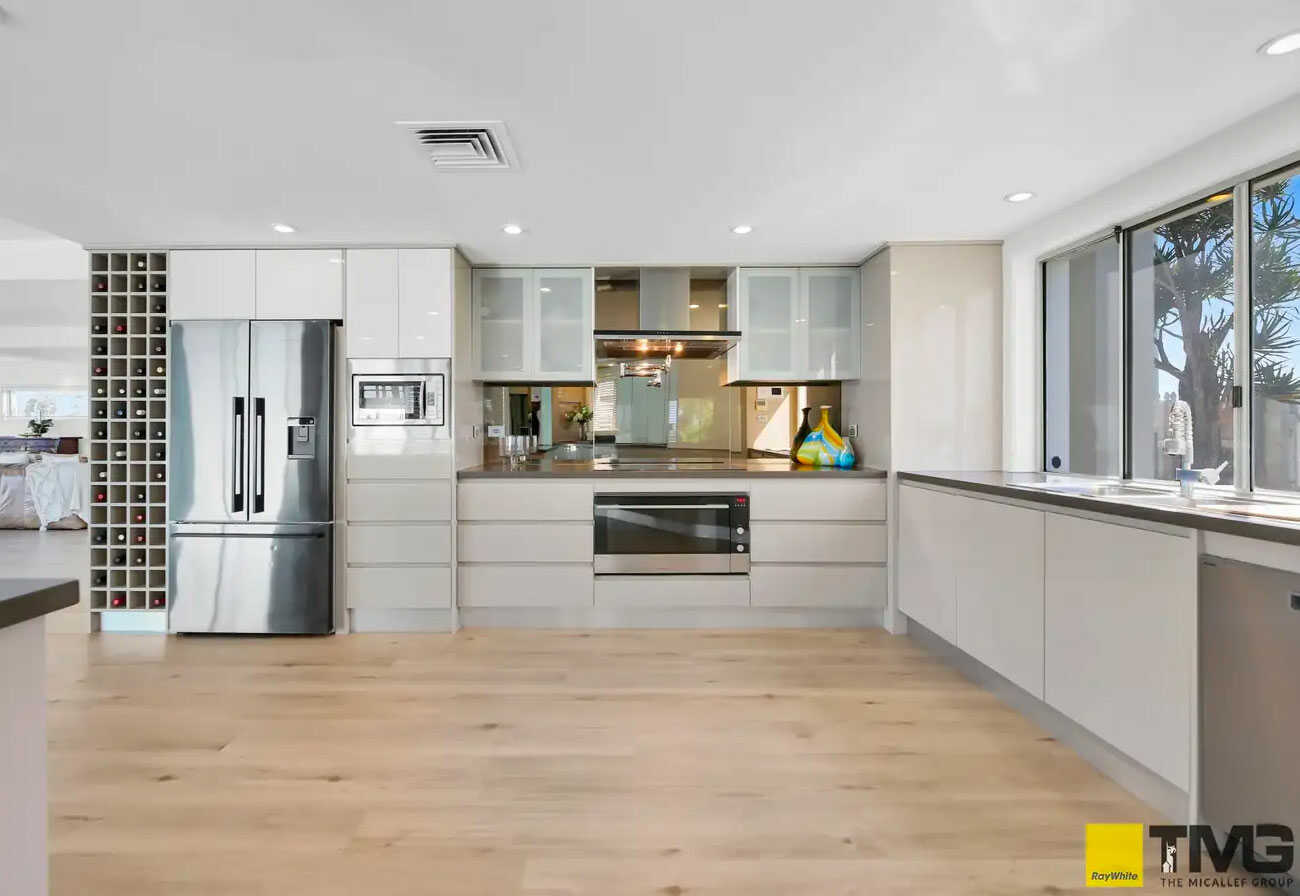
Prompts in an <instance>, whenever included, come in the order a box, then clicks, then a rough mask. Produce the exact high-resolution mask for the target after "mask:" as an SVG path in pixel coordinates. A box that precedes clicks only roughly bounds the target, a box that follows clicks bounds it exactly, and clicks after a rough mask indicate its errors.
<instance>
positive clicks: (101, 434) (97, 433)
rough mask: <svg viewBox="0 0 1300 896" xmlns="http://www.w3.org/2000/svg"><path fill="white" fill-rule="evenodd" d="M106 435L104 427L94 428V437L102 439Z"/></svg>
mask: <svg viewBox="0 0 1300 896" xmlns="http://www.w3.org/2000/svg"><path fill="white" fill-rule="evenodd" d="M107 437H108V433H107V432H105V431H104V428H103V427H102V426H101V427H100V428H99V429H97V430H95V438H97V439H104V438H107Z"/></svg>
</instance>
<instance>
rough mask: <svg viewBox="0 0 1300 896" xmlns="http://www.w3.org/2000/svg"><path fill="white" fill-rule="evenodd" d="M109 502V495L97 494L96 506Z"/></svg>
mask: <svg viewBox="0 0 1300 896" xmlns="http://www.w3.org/2000/svg"><path fill="white" fill-rule="evenodd" d="M107 500H108V495H106V494H104V493H103V492H95V503H96V504H103V503H104V502H105V501H107Z"/></svg>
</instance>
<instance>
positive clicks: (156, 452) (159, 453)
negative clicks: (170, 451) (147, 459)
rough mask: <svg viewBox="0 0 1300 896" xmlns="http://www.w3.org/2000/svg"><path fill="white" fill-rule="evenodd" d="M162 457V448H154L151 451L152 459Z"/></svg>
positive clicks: (160, 458)
mask: <svg viewBox="0 0 1300 896" xmlns="http://www.w3.org/2000/svg"><path fill="white" fill-rule="evenodd" d="M163 457H164V453H163V450H162V449H161V448H157V449H155V450H154V453H153V459H154V460H162V459H163Z"/></svg>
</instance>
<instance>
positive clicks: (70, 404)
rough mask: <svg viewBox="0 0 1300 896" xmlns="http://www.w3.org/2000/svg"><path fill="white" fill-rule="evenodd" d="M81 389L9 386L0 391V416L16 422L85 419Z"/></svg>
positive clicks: (85, 398) (87, 414)
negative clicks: (16, 420) (40, 418)
mask: <svg viewBox="0 0 1300 896" xmlns="http://www.w3.org/2000/svg"><path fill="white" fill-rule="evenodd" d="M87 403H88V402H87V396H86V390H85V389H76V388H72V389H68V388H44V387H39V386H13V387H10V388H6V389H0V416H3V417H11V418H15V419H19V420H31V419H35V418H39V417H50V418H52V419H55V420H58V419H61V418H65V417H87V416H89V412H88V411H87Z"/></svg>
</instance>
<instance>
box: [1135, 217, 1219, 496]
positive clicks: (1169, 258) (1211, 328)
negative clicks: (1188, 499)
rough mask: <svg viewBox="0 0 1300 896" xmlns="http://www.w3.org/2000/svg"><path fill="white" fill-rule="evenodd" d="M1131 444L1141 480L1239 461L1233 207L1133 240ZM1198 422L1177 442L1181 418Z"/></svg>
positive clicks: (1177, 220) (1152, 228)
mask: <svg viewBox="0 0 1300 896" xmlns="http://www.w3.org/2000/svg"><path fill="white" fill-rule="evenodd" d="M1128 240H1129V243H1128V246H1129V253H1128V257H1129V296H1130V298H1129V303H1130V305H1129V307H1130V323H1129V334H1130V340H1131V342H1130V352H1131V355H1130V377H1129V383H1130V389H1131V392H1130V395H1129V407H1130V417H1129V438H1130V446H1131V451H1132V455H1131V463H1132V475H1133V478H1135V479H1172V478H1174V471H1175V470H1176V469H1177V468H1178V467H1180V466H1181V467H1187V468H1191V467H1197V468H1205V467H1222V472H1221V473H1220V478H1219V481H1220V482H1221V483H1231V482H1233V481H1234V480H1235V478H1236V476H1237V472H1238V471H1237V470H1236V469H1235V464H1234V463H1233V411H1232V386H1233V381H1234V363H1235V351H1234V345H1233V299H1234V290H1233V202H1232V194H1231V193H1220V194H1217V195H1215V196H1212V197H1210V198H1209V199H1208V200H1207V201H1206V202H1204V203H1201V204H1199V205H1197V206H1195V207H1193V208H1191V209H1190V210H1185V211H1182V212H1179V213H1177V214H1176V215H1173V216H1170V217H1168V218H1165V219H1163V220H1160V221H1157V222H1155V223H1153V224H1148V225H1144V226H1141V227H1138V228H1135V229H1134V230H1131V231H1130V232H1129V234H1128ZM1180 415H1181V416H1183V418H1184V419H1186V418H1187V417H1190V421H1191V422H1190V425H1189V428H1190V430H1191V433H1190V435H1191V438H1190V439H1183V438H1178V435H1179V434H1180V432H1182V430H1179V429H1178V428H1175V427H1172V426H1171V422H1172V417H1177V416H1180Z"/></svg>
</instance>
